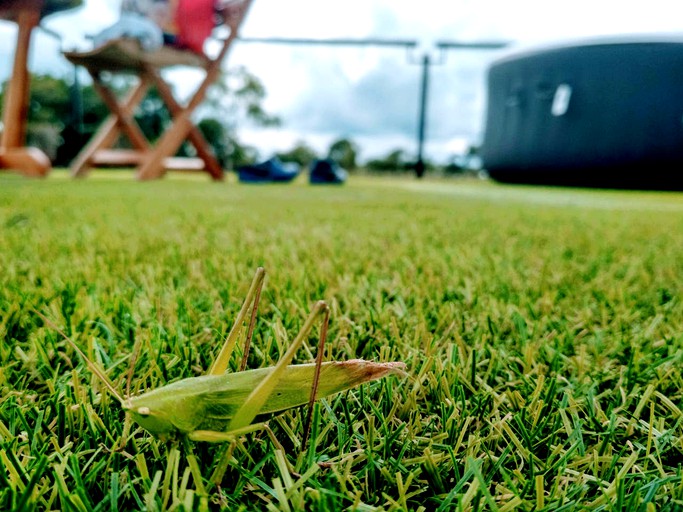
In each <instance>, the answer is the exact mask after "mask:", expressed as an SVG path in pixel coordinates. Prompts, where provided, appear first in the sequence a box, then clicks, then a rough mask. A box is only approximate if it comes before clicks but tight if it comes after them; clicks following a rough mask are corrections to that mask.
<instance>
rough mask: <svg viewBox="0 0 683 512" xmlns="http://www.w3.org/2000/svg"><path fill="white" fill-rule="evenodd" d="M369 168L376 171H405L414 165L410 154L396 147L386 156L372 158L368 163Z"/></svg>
mask: <svg viewBox="0 0 683 512" xmlns="http://www.w3.org/2000/svg"><path fill="white" fill-rule="evenodd" d="M366 166H367V168H368V170H370V171H375V172H403V171H407V170H410V169H411V168H412V166H413V164H412V162H411V161H410V160H409V159H408V155H407V154H406V152H405V151H403V150H402V149H394V150H392V151H391V152H389V154H388V155H387V156H385V157H384V158H377V159H374V160H370V161H369V162H368V163H367V164H366Z"/></svg>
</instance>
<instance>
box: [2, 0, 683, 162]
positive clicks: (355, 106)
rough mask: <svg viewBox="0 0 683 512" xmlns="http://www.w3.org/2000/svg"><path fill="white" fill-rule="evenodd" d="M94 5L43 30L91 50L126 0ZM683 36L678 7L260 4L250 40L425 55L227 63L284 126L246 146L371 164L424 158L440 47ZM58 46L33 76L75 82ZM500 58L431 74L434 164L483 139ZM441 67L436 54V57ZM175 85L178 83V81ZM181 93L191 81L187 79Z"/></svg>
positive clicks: (258, 52) (288, 50)
mask: <svg viewBox="0 0 683 512" xmlns="http://www.w3.org/2000/svg"><path fill="white" fill-rule="evenodd" d="M85 3H86V5H85V7H83V8H80V9H77V10H74V11H72V12H71V13H64V14H60V15H56V16H53V17H51V18H50V19H49V20H47V22H46V24H47V25H48V26H49V27H50V28H52V29H53V30H55V31H57V32H59V33H60V34H62V36H63V42H62V44H63V45H65V46H67V47H72V46H74V45H83V44H85V43H84V36H85V35H88V34H93V33H96V32H97V31H98V30H100V29H102V28H104V27H106V26H108V25H109V24H111V23H113V22H114V21H115V20H116V19H117V13H118V8H119V0H85ZM676 32H678V33H681V34H683V6H682V5H681V3H680V1H679V0H650V1H649V2H635V1H630V0H573V1H572V2H567V1H564V2H558V1H552V0H518V1H515V2H511V1H508V0H421V1H419V2H417V1H415V0H345V1H343V2H341V1H321V0H289V1H284V0H254V4H253V7H252V10H251V12H250V13H249V16H248V18H247V20H246V23H245V24H244V26H243V27H242V35H243V36H245V37H305V38H368V37H372V38H391V39H411V40H417V41H419V42H420V44H421V47H420V49H419V50H418V51H414V52H408V51H406V50H404V49H388V48H381V49H379V48H364V49H361V48H338V47H336V48H330V47H283V46H277V47H276V46H271V45H261V44H258V45H257V44H239V45H236V46H235V47H234V50H233V53H232V54H231V55H230V57H229V59H228V60H229V62H228V64H229V65H239V64H243V65H246V66H247V67H248V69H249V70H250V71H251V72H253V73H254V74H256V75H257V76H258V77H259V78H260V79H261V80H262V81H263V82H264V84H265V86H266V89H267V91H268V98H267V100H266V107H267V109H268V110H269V111H271V112H272V113H275V114H277V115H279V116H280V117H281V118H282V120H283V124H282V126H281V127H279V128H277V129H268V130H265V129H256V128H250V127H245V128H244V129H242V130H241V134H240V135H241V137H242V139H243V140H245V141H247V142H249V143H251V144H253V145H255V146H257V147H259V149H260V150H261V154H262V155H263V156H264V157H267V156H269V155H270V153H272V152H273V151H275V150H283V149H289V148H291V147H292V145H293V144H294V143H295V142H296V141H297V140H305V141H307V142H308V143H309V144H311V145H313V146H314V147H315V148H316V149H318V150H320V151H322V150H323V149H325V148H326V147H327V145H328V144H329V142H330V141H332V140H333V139H336V138H338V137H350V138H352V139H353V140H356V141H357V142H359V143H360V146H361V149H362V154H361V156H362V157H364V158H369V157H374V156H377V155H383V154H386V153H387V152H388V151H389V150H391V149H393V148H403V149H405V150H406V151H408V152H410V153H414V151H415V147H416V144H415V138H416V133H417V115H418V91H419V83H420V66H418V65H416V63H415V62H416V61H417V60H419V58H420V55H421V53H422V52H424V51H431V47H432V46H431V45H432V44H433V43H434V42H436V41H453V40H455V41H479V40H505V41H511V42H513V43H515V44H522V45H530V44H531V45H533V44H538V43H543V42H547V41H554V40H558V39H559V40H564V39H572V38H581V37H587V36H588V37H590V36H599V35H614V34H634V33H646V34H651V33H676ZM14 37H15V31H14V27H13V26H12V24H10V23H6V22H3V23H1V24H0V80H4V79H5V78H6V77H7V76H8V75H9V73H10V69H11V67H10V63H11V58H12V54H13V46H14ZM58 48H59V43H58V42H57V41H56V40H54V39H52V38H50V37H49V36H46V35H44V34H40V33H38V34H37V35H36V38H35V45H34V47H33V53H32V58H31V64H30V66H31V69H32V70H33V71H35V72H53V73H55V72H56V73H59V74H62V75H67V74H69V73H71V68H70V67H69V65H68V63H66V62H65V61H64V60H63V59H61V57H60V55H59V52H58ZM500 54H501V53H500V51H496V52H494V51H462V50H457V51H456V50H451V51H448V52H447V53H446V54H445V55H444V58H443V59H442V62H441V63H440V65H438V66H434V67H433V68H432V75H431V78H432V80H431V89H430V92H431V101H430V105H429V111H428V127H427V136H428V140H429V143H428V145H427V155H428V157H431V158H433V159H436V160H441V161H443V160H445V159H447V158H448V156H449V155H452V154H453V153H456V152H459V151H462V150H463V149H464V148H466V146H467V145H468V144H470V143H473V142H474V143H476V142H478V141H479V140H480V138H481V134H482V131H483V116H484V109H485V100H486V94H485V81H486V69H487V66H488V64H489V63H490V62H491V61H492V60H493V59H495V58H497V57H498V56H500ZM433 56H434V59H435V60H438V58H437V57H438V54H437V53H436V52H434V53H433ZM176 76H178V75H176ZM178 80H179V81H180V82H181V83H179V85H178V86H179V87H180V88H183V87H184V88H187V87H188V86H189V85H188V84H189V83H190V82H191V77H189V78H188V77H187V75H184V74H183V75H180V76H179V78H178Z"/></svg>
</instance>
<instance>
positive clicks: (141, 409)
mask: <svg viewBox="0 0 683 512" xmlns="http://www.w3.org/2000/svg"><path fill="white" fill-rule="evenodd" d="M138 414H139V415H140V416H149V414H150V410H149V407H138Z"/></svg>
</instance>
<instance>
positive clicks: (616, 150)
mask: <svg viewBox="0 0 683 512" xmlns="http://www.w3.org/2000/svg"><path fill="white" fill-rule="evenodd" d="M482 159H483V162H484V167H485V168H486V169H487V170H488V172H489V174H490V175H491V176H492V177H493V178H494V179H496V180H499V181H504V182H517V183H548V184H562V185H580V186H598V187H614V188H661V189H681V188H683V36H681V37H659V38H655V37H650V38H645V37H638V38H630V39H628V38H620V39H611V40H607V39H602V40H596V41H585V42H580V43H575V44H571V45H561V46H559V45H558V46H554V47H549V48H539V49H534V50H530V51H518V52H516V53H514V54H511V55H509V56H507V57H505V58H502V59H500V60H498V61H496V62H494V63H493V64H492V66H491V68H490V70H489V76H488V111H487V117H486V131H485V135H484V142H483V146H482Z"/></svg>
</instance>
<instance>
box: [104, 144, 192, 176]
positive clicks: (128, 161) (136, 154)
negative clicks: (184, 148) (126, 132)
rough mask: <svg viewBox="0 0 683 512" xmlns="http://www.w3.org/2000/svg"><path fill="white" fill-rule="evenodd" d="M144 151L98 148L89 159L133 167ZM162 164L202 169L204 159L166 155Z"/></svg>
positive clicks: (112, 165) (141, 157)
mask: <svg viewBox="0 0 683 512" xmlns="http://www.w3.org/2000/svg"><path fill="white" fill-rule="evenodd" d="M145 154H146V153H145V152H142V151H136V150H134V149H100V150H99V151H96V152H95V153H94V154H93V156H92V159H91V162H92V164H93V165H94V166H108V167H135V166H137V165H139V164H140V163H141V162H142V161H143V160H144V158H145ZM163 166H164V168H165V169H166V170H169V171H180V170H186V171H203V170H204V167H205V166H204V161H203V160H202V159H201V158H189V157H168V158H164V161H163Z"/></svg>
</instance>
